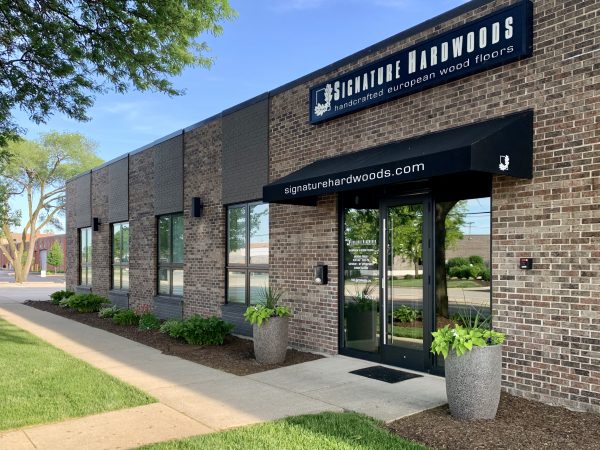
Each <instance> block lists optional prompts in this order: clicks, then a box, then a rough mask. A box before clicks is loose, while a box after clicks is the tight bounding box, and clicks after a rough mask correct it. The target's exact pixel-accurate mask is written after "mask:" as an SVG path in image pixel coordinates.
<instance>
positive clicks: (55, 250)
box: [46, 241, 64, 273]
mask: <svg viewBox="0 0 600 450" xmlns="http://www.w3.org/2000/svg"><path fill="white" fill-rule="evenodd" d="M63 261H64V253H63V248H62V246H61V245H60V243H59V242H58V241H54V242H53V243H52V245H51V246H50V249H49V250H48V256H47V259H46V262H47V263H48V265H49V266H54V273H56V268H57V267H59V266H62V265H63Z"/></svg>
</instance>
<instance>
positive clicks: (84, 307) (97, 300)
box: [59, 293, 110, 313]
mask: <svg viewBox="0 0 600 450" xmlns="http://www.w3.org/2000/svg"><path fill="white" fill-rule="evenodd" d="M107 303H110V302H109V301H108V299H107V298H106V297H102V296H100V295H96V294H91V293H90V294H75V295H71V296H70V297H67V298H63V299H62V300H61V301H60V302H59V305H60V306H63V307H68V308H73V309H74V310H76V311H78V312H81V313H84V312H87V313H90V312H98V311H100V308H102V305H106V304H107Z"/></svg>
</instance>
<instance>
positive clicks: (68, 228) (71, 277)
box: [65, 182, 79, 291]
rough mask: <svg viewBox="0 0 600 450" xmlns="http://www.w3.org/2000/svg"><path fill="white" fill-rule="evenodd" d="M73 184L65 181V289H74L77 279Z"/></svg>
mask: <svg viewBox="0 0 600 450" xmlns="http://www.w3.org/2000/svg"><path fill="white" fill-rule="evenodd" d="M75 186H76V184H75V183H73V182H70V183H67V193H66V195H67V201H66V205H65V213H66V217H65V234H66V235H67V248H66V253H67V257H66V266H67V270H66V274H65V281H66V286H67V289H69V290H71V291H75V286H77V283H78V282H79V280H78V274H77V270H78V265H79V251H78V250H79V242H78V238H77V225H76V224H75Z"/></svg>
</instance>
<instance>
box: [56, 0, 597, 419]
mask: <svg viewBox="0 0 600 450" xmlns="http://www.w3.org/2000/svg"><path fill="white" fill-rule="evenodd" d="M599 18H600V3H598V2H596V1H594V0H587V1H586V0H578V1H561V2H557V1H554V0H538V1H535V2H529V1H511V0H473V1H470V2H468V3H466V4H465V5H462V6H460V7H458V8H456V9H453V10H451V11H449V12H447V13H445V14H443V15H441V16H438V17H436V18H433V19H431V20H429V21H427V22H424V23H423V24H421V25H418V26H416V27H413V28H411V29H409V30H406V31H404V32H401V33H399V34H398V35H395V36H393V37H391V38H389V39H387V40H385V41H383V42H381V43H378V44H376V45H374V46H372V47H369V48H367V49H365V50H363V51H361V52H358V53H356V54H354V55H351V56H349V57H347V58H345V59H343V60H341V61H338V62H336V63H333V64H332V65H330V66H327V67H325V68H323V69H321V70H318V71H316V72H314V73H311V74H309V75H306V76H304V77H302V78H300V79H298V80H295V81H293V82H291V83H289V84H286V85H284V86H281V87H279V88H277V89H274V90H272V91H270V92H267V93H265V94H263V95H260V96H258V97H256V98H254V99H251V100H249V101H247V102H245V103H242V104H240V105H237V106H235V107H233V108H231V109H229V110H226V111H223V112H221V113H219V114H217V115H215V116H213V117H210V118H208V119H205V120H203V121H201V122H198V123H196V124H194V125H191V126H190V127H188V128H186V129H184V130H180V131H178V132H176V133H173V134H172V135H170V136H166V137H165V138H163V139H160V140H158V141H156V142H153V143H151V144H149V145H147V146H145V147H143V148H141V149H138V150H136V151H133V152H131V153H129V154H127V155H124V156H123V157H121V158H118V159H116V160H114V161H110V162H108V163H106V164H104V165H102V166H100V167H98V168H96V169H94V170H92V171H91V172H89V173H85V174H82V175H80V176H79V177H76V178H75V179H73V180H71V181H70V182H69V183H68V185H67V253H68V257H67V259H68V265H67V267H68V273H67V285H68V287H69V288H77V289H78V290H88V289H91V290H92V291H94V292H97V293H99V294H102V295H106V296H108V297H109V298H110V299H111V300H112V301H113V302H115V303H116V304H119V305H123V306H130V307H131V306H135V305H138V304H150V305H152V307H153V308H154V310H155V312H156V313H157V314H158V315H160V316H161V317H173V316H176V317H181V316H188V315H191V314H194V313H200V314H217V315H221V316H223V317H224V318H226V319H227V320H230V321H232V322H234V323H235V324H236V327H237V328H236V331H237V332H238V333H241V334H248V333H249V332H250V331H249V328H248V327H247V326H245V325H244V324H243V321H242V320H241V314H242V312H243V311H244V309H245V307H246V305H247V304H250V303H252V302H255V301H257V300H258V299H259V291H260V288H261V287H263V286H265V285H267V284H270V285H272V286H277V287H279V288H282V289H284V290H285V292H286V295H285V302H286V303H287V304H289V306H291V308H292V309H293V311H294V314H293V318H292V320H291V324H290V327H291V328H290V335H291V344H292V345H293V346H294V347H297V348H302V349H308V350H313V351H319V352H325V353H338V352H339V353H344V354H347V355H351V356H356V357H360V358H367V359H371V360H374V361H381V362H384V363H388V364H395V365H398V366H404V367H409V368H413V369H417V370H423V371H429V372H433V373H443V361H442V360H438V359H436V358H434V357H433V356H432V355H431V354H430V353H429V352H428V348H429V344H430V340H431V338H430V332H431V331H432V330H434V329H435V327H436V323H444V322H443V320H444V319H446V320H448V319H449V318H450V317H449V316H451V314H452V313H453V311H457V310H460V309H461V308H465V307H469V308H470V307H473V306H476V307H478V308H483V309H484V310H487V311H488V313H489V314H491V315H492V320H493V323H494V326H495V327H496V328H498V329H500V330H501V331H504V332H506V333H507V336H508V338H507V343H506V346H505V350H504V355H503V356H504V372H503V384H504V388H505V389H506V390H507V391H509V392H511V393H513V394H517V395H522V396H525V397H528V398H533V399H537V400H541V401H544V402H551V403H557V404H561V405H565V406H568V407H572V408H576V409H583V410H593V411H600V369H599V367H600V303H599V302H600V301H599V300H598V298H599V297H600V296H599V291H600V275H599V274H600V264H599V263H598V257H599V256H600V247H599V246H598V243H597V242H598V239H597V238H598V236H599V233H600V228H599V226H600V225H599V224H600V209H599V208H598V203H599V202H600V198H599V197H600V196H599V194H598V192H599V189H598V187H599V186H598V180H599V179H600V178H599V175H600V123H599V122H600V119H599V117H600V94H599V84H598V82H599V78H598V75H597V73H598V68H599V63H600V54H599V53H598V47H599V46H600V20H599ZM475 204H478V205H484V206H483V209H481V210H476V208H475V207H474V206H473V205H475ZM460 205H462V206H460ZM461 208H462V209H461ZM476 217H479V218H481V217H487V219H486V220H487V221H488V225H487V226H488V229H489V231H488V232H487V233H488V237H487V238H485V237H483V238H480V239H482V240H484V241H485V240H486V239H487V240H488V241H489V242H490V249H489V255H488V258H485V259H486V261H491V264H490V266H491V285H489V284H488V285H485V283H483V282H482V281H481V280H480V279H479V278H481V277H477V276H476V275H475V276H474V277H475V278H477V280H473V283H474V286H476V287H473V288H459V287H456V286H458V284H453V280H451V279H449V274H448V273H447V271H446V268H445V260H446V259H447V254H446V251H445V250H446V247H447V245H446V244H448V243H449V241H450V240H452V239H454V240H456V239H458V238H456V237H452V236H453V233H455V230H456V229H457V227H459V226H460V224H461V223H463V224H464V223H467V222H468V223H473V222H474V220H470V219H469V218H476ZM465 218H466V219H465ZM479 234H481V233H479ZM484 234H485V233H484ZM448 251H450V250H448ZM398 256H401V257H402V259H403V260H405V261H412V262H413V264H414V266H415V274H416V275H418V276H416V277H414V278H415V279H408V278H411V277H405V278H407V279H406V280H405V279H403V277H402V276H398V272H397V271H395V268H394V267H393V266H394V261H396V260H397V259H398V258H397V257H398ZM525 257H526V258H532V259H533V265H532V267H531V268H530V269H526V268H525V269H524V268H521V265H520V258H525ZM318 266H327V269H328V270H327V273H328V277H327V279H326V280H324V281H325V282H324V283H323V282H321V283H319V282H317V281H316V280H315V276H314V274H315V272H314V270H315V267H318ZM417 280H421V281H420V282H419V281H417ZM442 280H448V282H447V286H446V289H445V291H444V290H442V292H440V290H439V289H436V286H438V285H441V284H440V283H442ZM322 281H323V280H322ZM444 285H446V283H445V282H444ZM361 293H363V294H365V295H367V296H368V297H369V298H370V299H371V300H373V304H374V305H379V306H374V307H373V308H372V309H371V310H369V311H364V310H363V311H362V314H359V312H361V311H358V310H357V308H356V304H357V302H356V299H357V297H359V294H361ZM402 306H410V307H412V308H416V309H420V310H422V313H423V321H422V322H420V321H419V322H417V323H416V326H413V327H412V328H410V329H407V327H405V326H402V324H400V323H398V322H397V321H396V320H395V318H394V317H395V311H396V310H397V309H398V308H400V307H402ZM444 306H446V307H444ZM357 311H358V312H357ZM413 325H415V324H413Z"/></svg>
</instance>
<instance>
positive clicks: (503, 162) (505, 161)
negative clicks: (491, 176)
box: [498, 155, 510, 172]
mask: <svg viewBox="0 0 600 450" xmlns="http://www.w3.org/2000/svg"><path fill="white" fill-rule="evenodd" d="M509 164H510V158H509V156H508V155H500V164H499V165H498V167H499V168H500V170H501V171H503V172H505V171H507V170H508V165H509Z"/></svg>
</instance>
